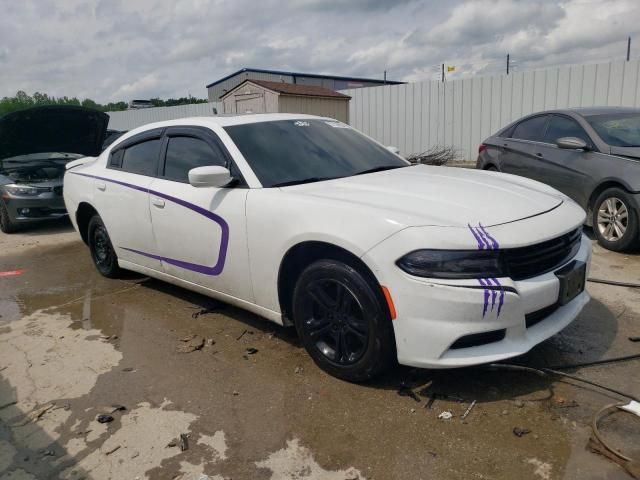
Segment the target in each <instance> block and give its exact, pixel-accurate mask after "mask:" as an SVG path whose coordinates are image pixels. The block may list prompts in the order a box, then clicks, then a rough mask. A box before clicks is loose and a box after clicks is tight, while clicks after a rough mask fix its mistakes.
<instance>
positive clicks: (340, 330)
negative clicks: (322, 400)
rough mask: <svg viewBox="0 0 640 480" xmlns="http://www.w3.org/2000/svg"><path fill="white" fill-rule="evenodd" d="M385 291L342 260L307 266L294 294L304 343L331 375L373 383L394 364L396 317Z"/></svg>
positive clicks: (296, 315)
mask: <svg viewBox="0 0 640 480" xmlns="http://www.w3.org/2000/svg"><path fill="white" fill-rule="evenodd" d="M374 288H379V287H378V286H377V285H375V284H374V282H372V281H370V280H368V279H367V276H366V275H363V274H362V273H361V272H359V271H358V270H356V269H354V268H352V267H351V266H349V265H346V264H344V263H342V262H339V261H336V260H319V261H317V262H315V263H313V264H311V265H310V266H309V267H307V268H306V269H305V270H304V271H303V272H302V274H301V275H300V278H299V279H298V281H297V283H296V286H295V289H294V292H293V318H294V323H295V325H296V330H297V331H298V335H299V336H300V339H301V340H302V344H303V345H304V347H305V348H306V350H307V352H309V355H311V357H312V358H313V360H314V361H315V362H316V364H317V365H318V366H319V367H320V368H322V369H323V370H325V371H326V372H328V373H330V374H331V375H334V376H336V377H338V378H342V379H344V380H348V381H351V382H361V381H365V380H368V379H370V378H372V377H374V376H375V375H377V374H379V373H381V372H382V371H384V370H385V369H387V368H388V367H390V366H392V365H393V363H394V354H395V344H394V337H393V330H392V326H391V318H390V315H389V313H388V310H387V307H386V306H385V304H384V303H383V300H382V299H381V293H376V290H374Z"/></svg>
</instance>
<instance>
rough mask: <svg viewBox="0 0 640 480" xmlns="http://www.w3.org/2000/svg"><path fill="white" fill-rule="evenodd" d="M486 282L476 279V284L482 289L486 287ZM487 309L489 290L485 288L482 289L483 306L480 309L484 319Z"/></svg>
mask: <svg viewBox="0 0 640 480" xmlns="http://www.w3.org/2000/svg"><path fill="white" fill-rule="evenodd" d="M485 282H487V281H486V280H483V279H482V278H478V283H479V284H480V285H482V286H483V287H486V286H487V283H485ZM487 308H489V290H488V289H487V288H485V289H484V306H483V308H482V316H483V317H484V316H485V315H486V313H487Z"/></svg>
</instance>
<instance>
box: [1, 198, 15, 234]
mask: <svg viewBox="0 0 640 480" xmlns="http://www.w3.org/2000/svg"><path fill="white" fill-rule="evenodd" d="M0 230H2V231H3V232H4V233H15V232H17V231H18V226H17V225H16V224H15V223H13V222H12V221H11V218H10V217H9V211H8V210H7V206H6V205H5V204H4V202H3V201H1V200H0Z"/></svg>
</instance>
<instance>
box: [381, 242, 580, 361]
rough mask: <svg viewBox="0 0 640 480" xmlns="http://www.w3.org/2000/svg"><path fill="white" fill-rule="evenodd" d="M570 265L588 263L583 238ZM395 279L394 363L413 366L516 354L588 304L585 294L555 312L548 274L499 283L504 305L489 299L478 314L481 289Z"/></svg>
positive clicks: (555, 283)
mask: <svg viewBox="0 0 640 480" xmlns="http://www.w3.org/2000/svg"><path fill="white" fill-rule="evenodd" d="M573 260H578V261H583V262H586V263H587V265H588V264H589V262H590V260H591V243H590V241H589V239H588V238H587V237H586V236H584V235H583V237H582V242H581V246H580V250H579V252H578V253H577V255H576V256H575V257H574V258H573V259H572V261H573ZM567 263H569V262H567ZM559 268H560V267H558V269H559ZM401 275H402V276H403V277H404V278H403V279H402V281H401V282H398V283H396V284H394V286H393V291H392V295H393V300H394V303H395V307H396V310H397V312H398V318H397V319H396V320H394V322H393V326H394V331H395V336H396V346H397V351H398V361H399V362H400V363H401V364H403V365H410V366H414V367H423V368H451V367H464V366H469V365H476V364H482V363H489V362H496V361H499V360H504V359H506V358H511V357H515V356H517V355H521V354H523V353H526V352H528V351H529V350H530V349H531V348H533V347H534V346H536V345H537V344H539V343H540V342H542V341H544V340H546V339H547V338H549V337H551V336H553V335H555V334H556V333H558V332H559V331H560V330H562V329H563V328H565V327H566V326H567V325H569V324H570V323H571V322H572V321H573V320H575V318H576V317H577V316H578V314H579V313H580V311H581V310H582V308H583V307H584V306H585V305H586V304H587V303H588V302H589V294H588V293H587V292H586V290H585V291H583V292H582V293H580V294H579V295H578V296H577V297H575V298H574V299H573V300H571V301H570V302H569V303H567V304H566V305H563V306H559V307H557V308H556V307H555V306H556V302H557V301H558V294H559V280H558V278H557V277H556V276H555V274H554V272H549V273H546V274H544V275H540V276H538V277H534V278H530V279H527V280H521V281H513V280H511V279H508V278H504V279H499V280H500V283H501V284H502V285H503V286H504V287H506V288H505V290H507V289H508V291H505V292H504V299H503V302H504V303H503V305H502V307H501V308H499V307H498V304H499V301H498V300H496V301H491V300H490V302H489V305H490V306H489V307H488V309H487V313H486V314H485V315H483V314H482V311H483V304H484V295H485V292H484V289H482V288H470V287H471V284H469V286H462V285H460V286H458V285H443V284H440V283H433V282H430V281H429V280H427V279H421V278H417V277H412V276H410V275H407V274H405V273H404V272H402V273H401ZM474 286H477V283H475V285H474ZM490 295H493V292H492V293H491V294H490ZM499 295H500V292H496V296H499ZM498 312H499V313H498ZM400 315H401V316H400ZM527 324H528V325H529V326H527ZM456 342H457V343H456ZM459 345H463V347H462V348H455V347H456V346H459ZM464 345H473V346H464ZM452 347H454V348H452Z"/></svg>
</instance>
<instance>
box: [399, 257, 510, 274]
mask: <svg viewBox="0 0 640 480" xmlns="http://www.w3.org/2000/svg"><path fill="white" fill-rule="evenodd" d="M396 265H398V267H400V268H401V269H402V270H404V271H405V272H407V273H408V274H410V275H415V276H417V277H428V278H450V279H456V278H457V279H461V278H487V277H489V278H497V277H504V276H507V273H506V268H505V265H504V262H502V260H501V258H500V252H499V251H497V250H414V251H413V252H411V253H408V254H406V255H405V256H404V257H402V258H400V259H399V260H398V261H397V262H396Z"/></svg>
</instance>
